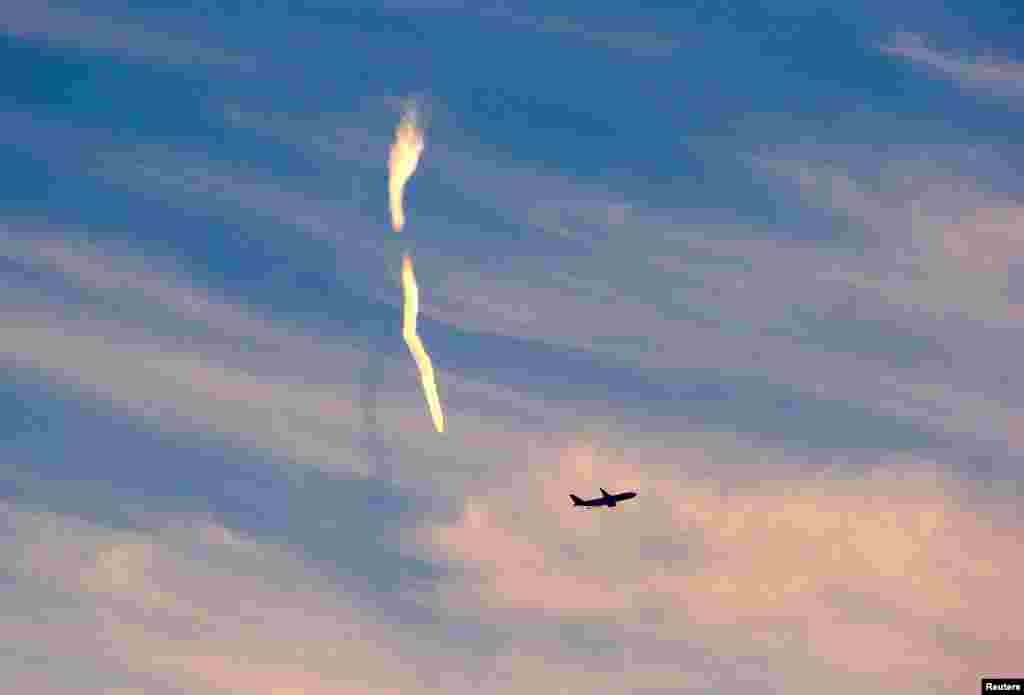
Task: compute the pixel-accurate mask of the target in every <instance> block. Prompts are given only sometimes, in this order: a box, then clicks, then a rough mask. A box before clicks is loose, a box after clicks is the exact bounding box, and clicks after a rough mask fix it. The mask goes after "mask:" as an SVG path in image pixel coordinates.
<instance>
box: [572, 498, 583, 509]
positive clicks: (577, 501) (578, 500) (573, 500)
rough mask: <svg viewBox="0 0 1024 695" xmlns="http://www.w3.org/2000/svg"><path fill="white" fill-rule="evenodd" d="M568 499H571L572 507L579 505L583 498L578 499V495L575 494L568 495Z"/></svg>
mask: <svg viewBox="0 0 1024 695" xmlns="http://www.w3.org/2000/svg"><path fill="white" fill-rule="evenodd" d="M569 499H571V500H572V506H574V507H578V506H580V505H581V504H583V500H581V499H580V498H579V497H577V496H576V495H569Z"/></svg>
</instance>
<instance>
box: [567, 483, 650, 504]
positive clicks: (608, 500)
mask: <svg viewBox="0 0 1024 695" xmlns="http://www.w3.org/2000/svg"><path fill="white" fill-rule="evenodd" d="M599 489H600V490H601V496H600V497H595V498H594V499H592V500H581V499H580V498H579V497H577V496H576V495H569V499H571V500H572V506H574V507H614V506H615V505H616V504H618V503H619V502H623V501H625V500H631V499H633V498H634V497H636V493H635V492H620V493H618V494H617V495H609V494H608V491H607V490H605V489H604V488H603V487H602V488H599Z"/></svg>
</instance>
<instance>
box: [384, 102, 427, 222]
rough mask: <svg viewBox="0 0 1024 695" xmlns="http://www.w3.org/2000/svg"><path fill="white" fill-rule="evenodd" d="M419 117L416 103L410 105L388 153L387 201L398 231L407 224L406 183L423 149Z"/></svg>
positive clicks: (392, 220) (403, 115)
mask: <svg viewBox="0 0 1024 695" xmlns="http://www.w3.org/2000/svg"><path fill="white" fill-rule="evenodd" d="M418 120H419V119H418V117H417V113H416V108H415V106H409V107H407V108H406V110H405V113H403V114H402V121H401V122H400V123H399V124H398V130H396V131H395V142H394V144H392V145H391V155H390V156H389V157H388V203H389V204H390V206H391V228H392V229H394V230H395V231H396V232H400V231H402V227H404V226H405V211H404V210H403V208H402V205H403V201H402V196H403V195H404V191H405V184H406V183H408V181H409V178H410V177H411V176H412V174H413V172H414V171H416V165H417V164H419V161H420V155H421V154H422V153H423V130H422V129H421V128H420V126H419V122H418Z"/></svg>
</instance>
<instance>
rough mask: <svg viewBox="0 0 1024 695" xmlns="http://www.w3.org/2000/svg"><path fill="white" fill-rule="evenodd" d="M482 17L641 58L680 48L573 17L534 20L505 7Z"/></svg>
mask: <svg viewBox="0 0 1024 695" xmlns="http://www.w3.org/2000/svg"><path fill="white" fill-rule="evenodd" d="M480 15H481V16H482V17H485V18H488V19H500V20H501V21H503V22H507V23H508V24H510V25H512V26H515V27H520V28H524V29H529V30H530V31H539V32H543V33H546V34H557V35H560V36H565V37H569V38H573V39H579V40H582V41H586V42H589V43H594V44H596V45H599V46H602V47H604V48H608V49H611V50H614V51H621V52H624V53H628V54H629V55H631V56H633V57H640V58H667V57H669V56H671V55H672V54H673V53H675V51H676V50H677V49H678V48H679V45H680V44H679V42H678V41H677V40H675V39H671V38H668V37H666V36H660V35H658V34H657V33H656V32H653V31H625V30H610V29H598V28H596V27H594V26H590V25H588V24H587V23H586V22H585V21H579V20H574V19H572V18H570V17H554V16H543V17H534V16H530V15H527V14H521V13H516V12H513V11H510V10H508V9H505V8H504V7H493V8H487V9H483V10H481V11H480Z"/></svg>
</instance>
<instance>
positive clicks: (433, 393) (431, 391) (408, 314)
mask: <svg viewBox="0 0 1024 695" xmlns="http://www.w3.org/2000/svg"><path fill="white" fill-rule="evenodd" d="M402 294H403V295H404V296H405V304H404V313H403V314H402V338H404V339H405V344H406V345H408V346H409V352H411V353H412V356H413V359H414V360H416V366H417V367H418V368H419V370H420V381H421V382H422V383H423V393H424V395H425V396H426V397H427V407H429V408H430V417H431V419H433V421H434V427H435V428H436V429H437V431H438V432H444V413H443V412H442V411H441V399H440V398H438V395H437V382H436V381H435V380H434V366H433V364H431V362H430V355H428V354H427V350H426V348H424V347H423V341H422V340H420V336H419V334H418V333H417V332H416V316H417V314H419V310H420V293H419V288H418V287H417V286H416V275H415V274H414V273H413V269H412V259H411V258H409V256H407V255H406V256H404V257H403V258H402Z"/></svg>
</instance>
